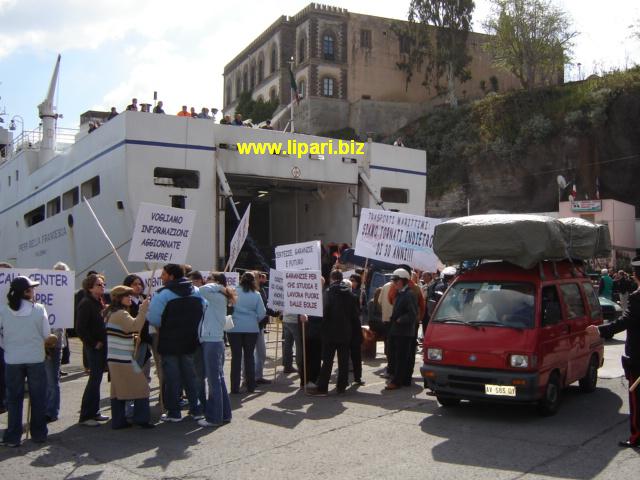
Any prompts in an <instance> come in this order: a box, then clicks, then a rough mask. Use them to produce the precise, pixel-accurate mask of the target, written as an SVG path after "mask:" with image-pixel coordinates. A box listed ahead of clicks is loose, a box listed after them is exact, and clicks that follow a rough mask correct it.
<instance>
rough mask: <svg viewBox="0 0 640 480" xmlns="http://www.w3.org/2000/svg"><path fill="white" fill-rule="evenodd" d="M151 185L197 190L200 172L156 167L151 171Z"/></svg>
mask: <svg viewBox="0 0 640 480" xmlns="http://www.w3.org/2000/svg"><path fill="white" fill-rule="evenodd" d="M153 183H154V184H155V185H162V186H163V187H177V188H199V187H200V172H198V171H197V170H182V169H178V168H163V167H156V168H154V169H153ZM181 208H184V207H181Z"/></svg>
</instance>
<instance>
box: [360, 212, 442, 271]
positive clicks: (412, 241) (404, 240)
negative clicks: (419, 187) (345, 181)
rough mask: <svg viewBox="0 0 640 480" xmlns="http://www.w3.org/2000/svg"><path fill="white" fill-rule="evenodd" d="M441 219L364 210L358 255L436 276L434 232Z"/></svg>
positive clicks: (436, 260) (361, 216) (361, 219)
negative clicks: (405, 266) (403, 265)
mask: <svg viewBox="0 0 640 480" xmlns="http://www.w3.org/2000/svg"><path fill="white" fill-rule="evenodd" d="M439 223H440V220H439V219H435V218H428V217H421V216H419V215H409V214H406V213H397V212H389V211H385V210H372V209H369V208H363V209H362V213H361V215H360V225H359V227H358V236H357V238H356V251H355V254H356V255H359V256H361V257H367V258H372V259H375V260H382V261H383V262H387V263H395V264H403V263H404V264H407V265H409V266H411V267H413V268H417V269H419V270H425V271H428V272H434V271H435V270H436V267H437V262H438V257H436V255H435V253H434V252H433V231H434V229H435V226H436V225H438V224H439Z"/></svg>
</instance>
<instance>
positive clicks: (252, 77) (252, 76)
mask: <svg viewBox="0 0 640 480" xmlns="http://www.w3.org/2000/svg"><path fill="white" fill-rule="evenodd" d="M255 86H256V66H255V65H251V74H250V76H249V89H250V90H253V87H255Z"/></svg>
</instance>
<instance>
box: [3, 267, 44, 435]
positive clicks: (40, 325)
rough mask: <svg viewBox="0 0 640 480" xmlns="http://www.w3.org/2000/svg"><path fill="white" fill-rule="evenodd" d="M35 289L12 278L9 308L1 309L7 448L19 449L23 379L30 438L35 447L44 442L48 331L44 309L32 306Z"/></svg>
mask: <svg viewBox="0 0 640 480" xmlns="http://www.w3.org/2000/svg"><path fill="white" fill-rule="evenodd" d="M38 285H40V284H39V283H38V282H33V281H31V280H30V279H29V278H28V277H23V276H18V277H15V278H14V279H13V281H12V282H11V285H10V287H9V293H8V294H7V300H8V301H9V303H8V305H0V340H2V341H1V342H0V343H2V346H3V348H4V360H5V363H6V365H5V372H6V384H7V385H6V388H7V392H6V393H7V407H8V408H7V410H8V412H9V414H8V417H9V418H8V422H7V429H6V430H5V432H4V436H3V439H2V443H3V445H5V446H7V447H18V446H20V439H21V437H22V405H23V403H24V382H25V378H26V380H27V384H28V385H29V398H30V400H31V402H30V403H31V422H30V431H31V438H32V439H33V441H34V442H36V443H42V442H44V441H46V440H47V433H48V432H47V422H46V418H45V408H46V388H47V377H46V373H45V368H44V342H45V340H46V339H47V338H48V337H49V334H50V331H51V329H50V327H49V320H48V317H47V311H46V310H45V308H44V306H43V305H41V304H39V303H34V287H37V286H38ZM54 340H55V338H54Z"/></svg>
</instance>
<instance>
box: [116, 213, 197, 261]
mask: <svg viewBox="0 0 640 480" xmlns="http://www.w3.org/2000/svg"><path fill="white" fill-rule="evenodd" d="M195 218H196V212H195V211H193V210H185V209H182V208H171V207H166V206H164V205H155V204H153V203H141V204H140V208H138V217H137V219H136V226H135V229H134V231H133V238H132V239H131V249H130V250H129V261H130V262H136V261H139V262H158V263H185V262H186V260H187V252H188V250H189V242H190V240H191V238H192V237H193V224H194V222H195Z"/></svg>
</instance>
